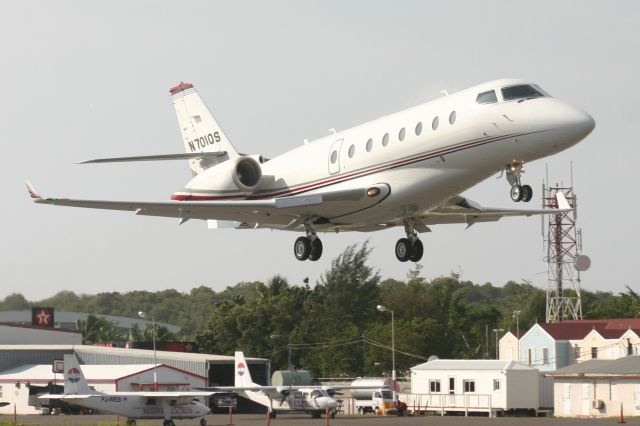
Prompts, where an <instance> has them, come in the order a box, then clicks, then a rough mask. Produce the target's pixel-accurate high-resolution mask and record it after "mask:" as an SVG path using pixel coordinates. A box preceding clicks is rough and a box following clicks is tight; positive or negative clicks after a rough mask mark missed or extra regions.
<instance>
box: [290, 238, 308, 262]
mask: <svg viewBox="0 0 640 426" xmlns="http://www.w3.org/2000/svg"><path fill="white" fill-rule="evenodd" d="M293 254H294V255H295V256H296V259H298V260H307V259H308V258H309V255H310V254H311V242H310V241H309V238H307V237H298V239H297V240H296V242H295V243H294V244H293Z"/></svg>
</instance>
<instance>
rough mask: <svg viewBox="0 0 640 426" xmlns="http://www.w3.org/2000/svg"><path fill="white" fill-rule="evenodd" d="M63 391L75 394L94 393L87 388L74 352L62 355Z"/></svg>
mask: <svg viewBox="0 0 640 426" xmlns="http://www.w3.org/2000/svg"><path fill="white" fill-rule="evenodd" d="M64 393H65V394H75V395H88V394H94V393H96V392H95V391H93V390H91V389H90V388H89V384H88V383H87V381H86V380H85V378H84V373H83V372H82V369H81V368H80V363H79V362H78V358H76V356H75V354H71V355H65V356H64Z"/></svg>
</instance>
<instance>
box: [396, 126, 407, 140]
mask: <svg viewBox="0 0 640 426" xmlns="http://www.w3.org/2000/svg"><path fill="white" fill-rule="evenodd" d="M406 134H407V131H406V130H405V129H404V127H403V128H402V129H400V132H398V139H400V141H403V140H404V137H405V135H406Z"/></svg>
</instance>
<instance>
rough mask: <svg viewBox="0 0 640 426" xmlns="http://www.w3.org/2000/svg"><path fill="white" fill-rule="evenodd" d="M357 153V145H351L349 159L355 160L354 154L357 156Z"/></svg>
mask: <svg viewBox="0 0 640 426" xmlns="http://www.w3.org/2000/svg"><path fill="white" fill-rule="evenodd" d="M355 152H356V146H355V145H351V146H350V147H349V158H353V154H355Z"/></svg>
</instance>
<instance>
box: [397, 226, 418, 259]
mask: <svg viewBox="0 0 640 426" xmlns="http://www.w3.org/2000/svg"><path fill="white" fill-rule="evenodd" d="M404 231H405V232H406V234H407V238H400V239H399V240H398V242H397V243H396V258H397V259H398V260H399V261H400V262H406V261H407V260H410V261H412V262H419V261H420V259H422V255H423V254H424V246H423V245H422V241H420V239H419V238H418V234H417V233H416V231H415V230H414V229H413V224H411V223H410V222H408V221H405V222H404Z"/></svg>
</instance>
